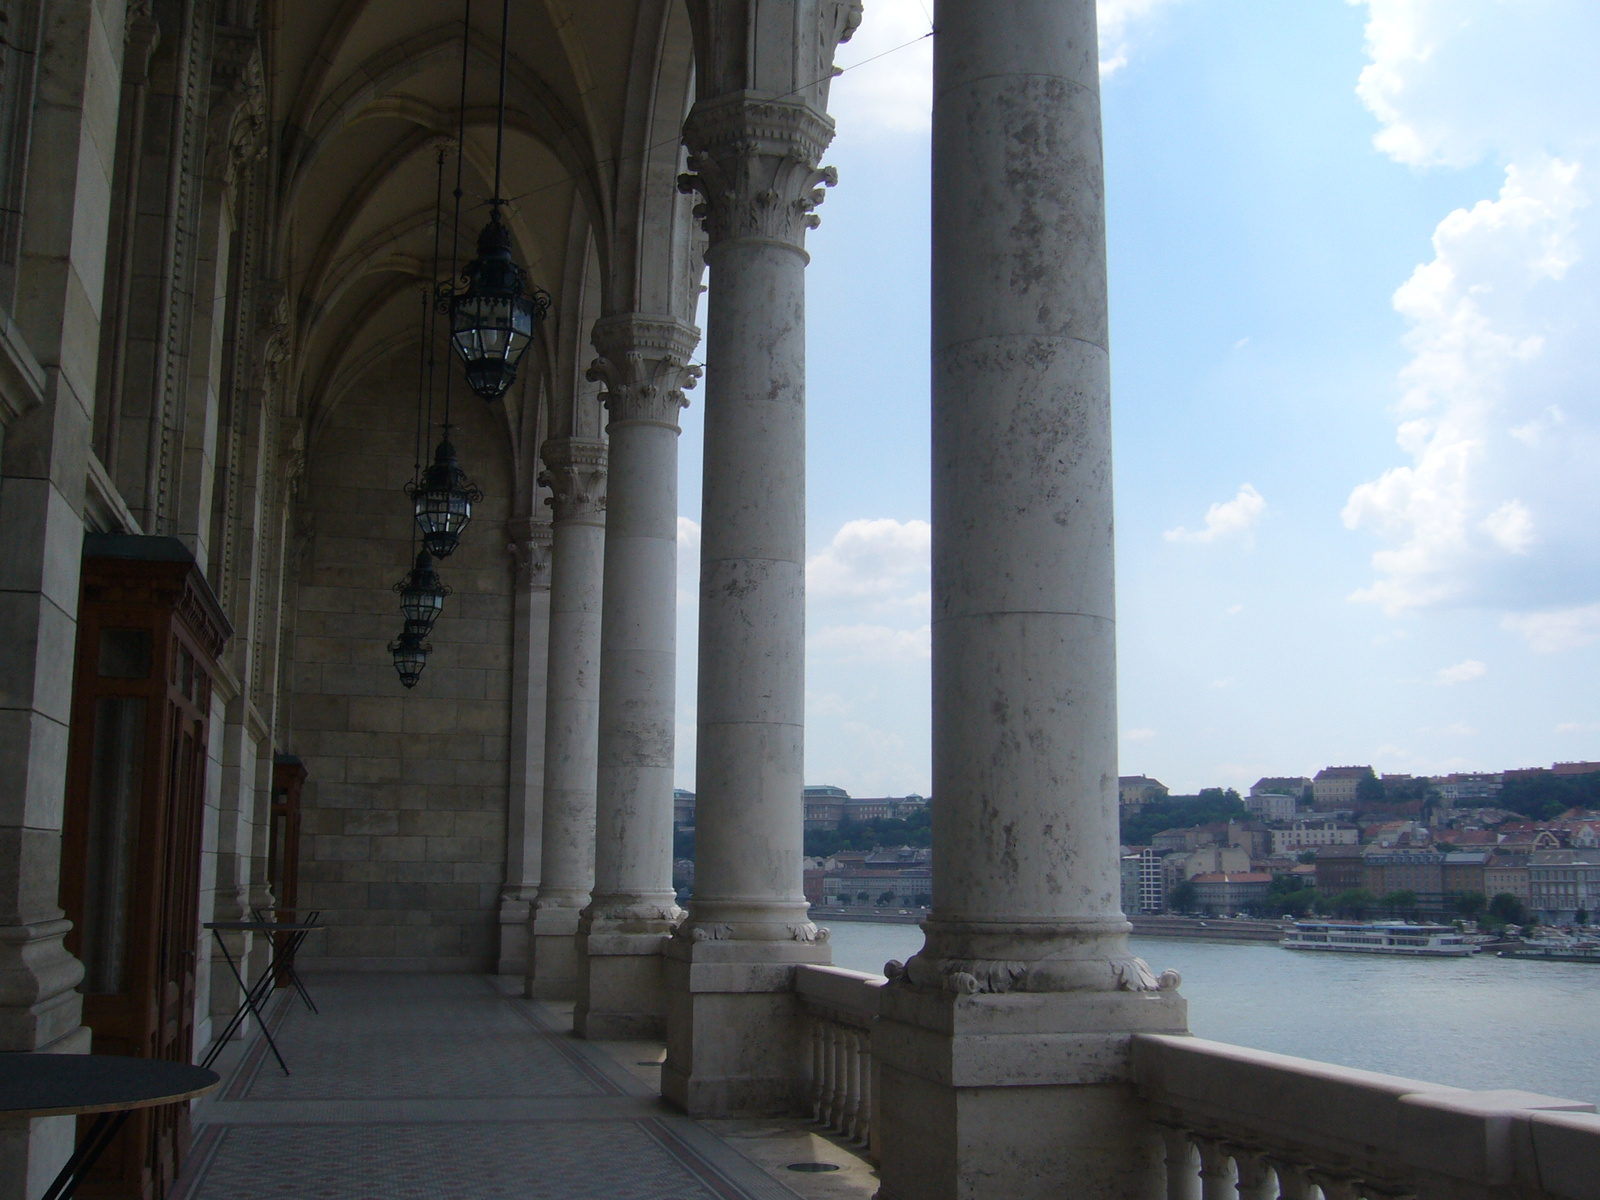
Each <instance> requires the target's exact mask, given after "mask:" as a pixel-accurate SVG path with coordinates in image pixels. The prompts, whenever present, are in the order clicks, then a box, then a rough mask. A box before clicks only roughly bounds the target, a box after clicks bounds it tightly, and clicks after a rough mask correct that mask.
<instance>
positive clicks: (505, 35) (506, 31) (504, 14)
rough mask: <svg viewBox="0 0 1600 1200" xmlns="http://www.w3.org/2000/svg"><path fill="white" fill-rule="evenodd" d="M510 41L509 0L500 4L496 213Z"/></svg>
mask: <svg viewBox="0 0 1600 1200" xmlns="http://www.w3.org/2000/svg"><path fill="white" fill-rule="evenodd" d="M510 43H511V0H502V3H501V5H500V99H499V103H498V104H497V106H496V109H495V122H494V199H492V200H490V201H489V203H490V205H492V206H493V208H494V211H495V213H496V214H498V213H499V212H500V205H501V203H502V200H501V196H500V164H501V161H502V159H503V158H504V157H505V149H506V54H507V51H508V49H509V47H510Z"/></svg>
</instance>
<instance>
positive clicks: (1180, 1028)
mask: <svg viewBox="0 0 1600 1200" xmlns="http://www.w3.org/2000/svg"><path fill="white" fill-rule="evenodd" d="M1156 1032H1162V1033H1186V1032H1188V1018H1187V1006H1186V1004H1185V1002H1184V1000H1183V998H1182V997H1181V996H1179V995H1178V993H1177V991H1176V990H1174V989H1167V990H1157V991H1117V992H1086V991H1080V992H1056V993H1050V992H1044V993H1003V994H958V993H956V992H953V991H948V990H942V989H931V988H928V989H924V988H917V987H913V986H910V985H908V984H906V983H905V982H903V981H896V982H894V983H891V984H889V985H888V986H886V987H885V988H884V990H883V999H882V1008H881V1009H880V1015H879V1019H878V1022H877V1024H876V1026H875V1027H874V1028H873V1033H872V1051H873V1059H874V1062H875V1064H876V1066H877V1070H878V1089H879V1090H878V1093H877V1110H878V1118H877V1126H876V1132H877V1134H878V1136H879V1145H880V1159H879V1173H880V1176H881V1178H882V1180H883V1185H882V1187H881V1189H880V1190H879V1192H878V1200H978V1198H979V1197H991V1196H1001V1195H1003V1196H1005V1197H1007V1200H1046V1198H1047V1197H1049V1198H1051V1200H1054V1198H1055V1197H1060V1196H1096V1197H1104V1198H1107V1200H1111V1198H1126V1200H1136V1198H1137V1200H1144V1198H1145V1197H1148V1196H1151V1195H1156V1194H1160V1193H1161V1191H1162V1188H1161V1174H1160V1170H1161V1167H1160V1162H1161V1154H1162V1143H1161V1139H1160V1136H1159V1131H1158V1130H1157V1129H1156V1128H1155V1127H1154V1126H1152V1125H1151V1124H1150V1123H1149V1122H1148V1121H1147V1120H1146V1118H1145V1115H1144V1104H1143V1102H1142V1101H1141V1100H1140V1099H1139V1098H1138V1096H1137V1095H1136V1094H1135V1092H1134V1087H1133V1082H1132V1068H1131V1062H1130V1056H1129V1045H1130V1040H1129V1039H1130V1035H1131V1034H1133V1033H1156Z"/></svg>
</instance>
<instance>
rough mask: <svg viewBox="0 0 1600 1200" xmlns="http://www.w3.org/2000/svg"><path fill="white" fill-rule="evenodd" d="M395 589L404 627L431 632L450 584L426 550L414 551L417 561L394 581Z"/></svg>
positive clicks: (441, 609)
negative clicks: (404, 623)
mask: <svg viewBox="0 0 1600 1200" xmlns="http://www.w3.org/2000/svg"><path fill="white" fill-rule="evenodd" d="M394 590H395V593H396V594H397V595H398V596H399V597H400V611H401V612H402V613H404V614H405V618H406V625H407V627H408V628H409V627H411V626H415V627H417V628H418V629H420V630H421V631H422V632H423V633H424V634H427V633H431V632H432V631H433V623H434V622H435V621H437V620H438V619H439V614H440V613H441V612H443V611H444V598H445V597H446V596H448V595H449V594H450V585H449V584H447V583H446V582H445V581H444V580H442V579H440V578H439V572H438V571H436V570H434V568H433V555H431V554H429V553H428V552H427V551H426V550H419V551H417V562H416V565H415V566H414V567H412V568H411V570H410V571H409V572H408V573H407V575H406V577H405V578H404V579H402V580H401V581H400V582H399V583H397V584H395V585H394Z"/></svg>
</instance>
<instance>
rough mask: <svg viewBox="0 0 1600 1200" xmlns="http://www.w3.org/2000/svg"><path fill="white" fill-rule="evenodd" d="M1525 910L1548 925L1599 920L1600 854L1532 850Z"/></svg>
mask: <svg viewBox="0 0 1600 1200" xmlns="http://www.w3.org/2000/svg"><path fill="white" fill-rule="evenodd" d="M1528 907H1529V908H1531V909H1532V910H1533V911H1534V912H1535V913H1536V914H1537V915H1538V917H1539V919H1540V920H1541V921H1543V922H1545V923H1546V924H1551V925H1570V924H1572V923H1574V922H1579V921H1593V920H1596V919H1597V918H1600V853H1596V852H1595V851H1592V850H1536V851H1534V852H1533V853H1532V854H1531V855H1529V856H1528Z"/></svg>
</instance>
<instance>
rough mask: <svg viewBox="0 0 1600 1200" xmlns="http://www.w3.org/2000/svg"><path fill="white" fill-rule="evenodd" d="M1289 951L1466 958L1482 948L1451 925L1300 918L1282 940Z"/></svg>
mask: <svg viewBox="0 0 1600 1200" xmlns="http://www.w3.org/2000/svg"><path fill="white" fill-rule="evenodd" d="M1278 945H1280V946H1282V947H1283V948H1284V949H1286V950H1342V951H1346V952H1348V953H1353V954H1412V955H1417V956H1420V957H1424V958H1463V957H1465V956H1466V955H1468V954H1476V953H1477V952H1478V949H1479V948H1478V947H1477V946H1475V945H1473V944H1472V943H1471V942H1469V941H1467V940H1466V938H1464V937H1463V936H1462V935H1461V934H1460V933H1458V932H1457V931H1456V929H1455V927H1454V926H1451V925H1411V924H1408V923H1406V922H1405V921H1296V922H1295V925H1294V930H1293V931H1292V932H1290V933H1287V934H1285V935H1284V937H1283V940H1282V941H1280V942H1279V943H1278Z"/></svg>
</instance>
